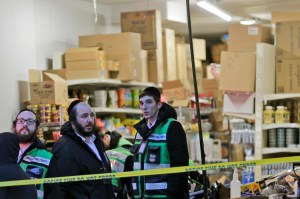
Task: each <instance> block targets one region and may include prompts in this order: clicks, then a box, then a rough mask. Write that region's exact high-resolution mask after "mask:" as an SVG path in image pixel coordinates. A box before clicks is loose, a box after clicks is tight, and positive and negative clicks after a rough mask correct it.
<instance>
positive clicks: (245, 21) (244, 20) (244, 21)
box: [240, 19, 257, 26]
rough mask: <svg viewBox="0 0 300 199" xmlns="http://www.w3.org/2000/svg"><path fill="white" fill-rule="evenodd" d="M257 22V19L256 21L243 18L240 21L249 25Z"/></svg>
mask: <svg viewBox="0 0 300 199" xmlns="http://www.w3.org/2000/svg"><path fill="white" fill-rule="evenodd" d="M256 22H257V21H256V20H255V19H242V20H241V21H240V24H242V25H246V26H249V25H253V24H256Z"/></svg>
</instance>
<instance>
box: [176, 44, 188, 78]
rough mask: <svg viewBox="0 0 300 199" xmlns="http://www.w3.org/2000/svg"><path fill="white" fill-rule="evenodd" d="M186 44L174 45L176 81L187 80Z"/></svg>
mask: <svg viewBox="0 0 300 199" xmlns="http://www.w3.org/2000/svg"><path fill="white" fill-rule="evenodd" d="M188 49H189V45H188V44H181V43H179V44H176V57H177V62H176V63H177V77H178V79H187V78H188V77H187V73H188V72H187V68H188V62H187V59H188V58H187V57H188V53H187V51H188Z"/></svg>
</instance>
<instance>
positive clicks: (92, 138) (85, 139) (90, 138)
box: [75, 131, 96, 142]
mask: <svg viewBox="0 0 300 199" xmlns="http://www.w3.org/2000/svg"><path fill="white" fill-rule="evenodd" d="M75 133H76V135H77V136H78V137H80V138H81V139H82V141H84V142H94V141H95V140H96V136H95V135H94V134H92V135H91V136H89V137H83V136H82V135H80V134H79V133H78V132H77V131H75Z"/></svg>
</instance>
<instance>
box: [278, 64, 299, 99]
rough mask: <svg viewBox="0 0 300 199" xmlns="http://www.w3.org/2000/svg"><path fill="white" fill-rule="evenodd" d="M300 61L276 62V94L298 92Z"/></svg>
mask: <svg viewBox="0 0 300 199" xmlns="http://www.w3.org/2000/svg"><path fill="white" fill-rule="evenodd" d="M299 68H300V59H283V60H279V61H277V62H276V93H299V92H300V70H299Z"/></svg>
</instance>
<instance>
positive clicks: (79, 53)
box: [65, 47, 105, 62]
mask: <svg viewBox="0 0 300 199" xmlns="http://www.w3.org/2000/svg"><path fill="white" fill-rule="evenodd" d="M104 58H105V57H104V54H103V50H100V48H99V47H88V48H85V47H81V48H69V49H68V50H67V51H66V52H65V60H66V61H67V62H68V61H85V60H99V59H104Z"/></svg>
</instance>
